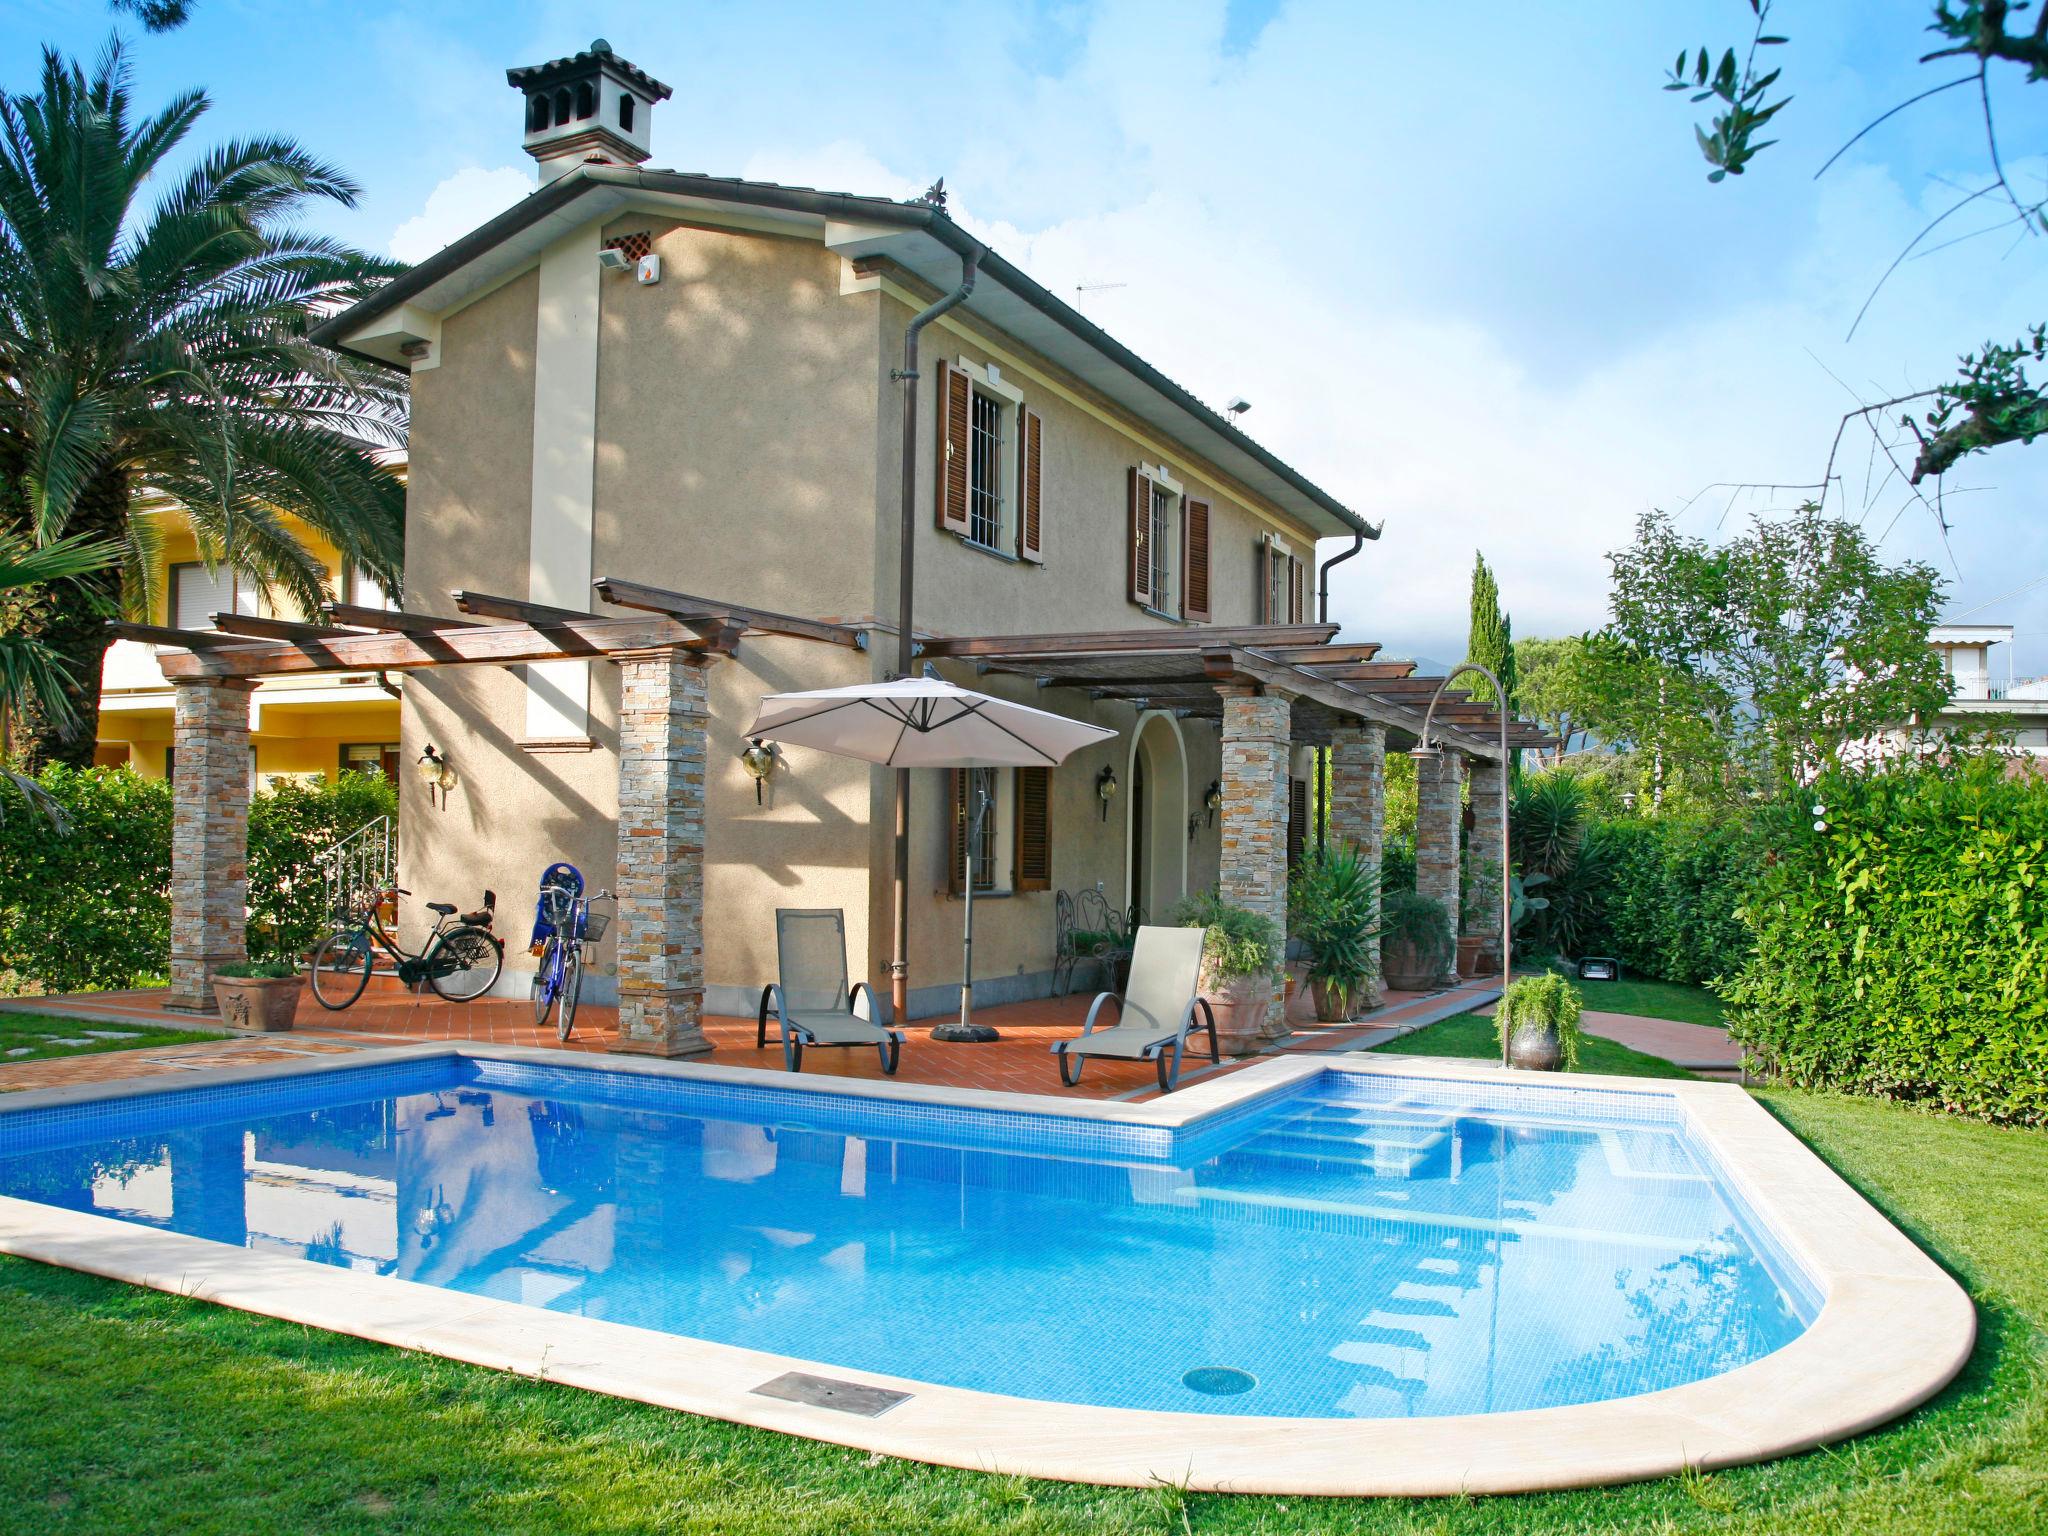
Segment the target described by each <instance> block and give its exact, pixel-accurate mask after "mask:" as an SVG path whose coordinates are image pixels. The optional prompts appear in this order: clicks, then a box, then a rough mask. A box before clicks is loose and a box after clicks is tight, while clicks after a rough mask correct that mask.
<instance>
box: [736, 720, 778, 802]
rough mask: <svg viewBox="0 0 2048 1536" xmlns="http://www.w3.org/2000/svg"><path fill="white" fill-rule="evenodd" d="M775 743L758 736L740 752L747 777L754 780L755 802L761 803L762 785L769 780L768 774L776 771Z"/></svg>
mask: <svg viewBox="0 0 2048 1536" xmlns="http://www.w3.org/2000/svg"><path fill="white" fill-rule="evenodd" d="M775 757H776V752H775V744H774V743H773V742H768V741H763V740H762V739H761V738H760V737H758V736H756V737H755V738H754V739H753V740H752V741H750V742H748V743H747V745H746V749H745V750H744V751H742V752H741V753H740V766H741V767H742V768H744V769H746V770H747V777H749V778H750V779H752V780H753V781H754V804H756V805H759V804H760V803H761V786H762V785H763V784H765V783H767V782H768V776H769V775H770V774H772V773H773V772H775Z"/></svg>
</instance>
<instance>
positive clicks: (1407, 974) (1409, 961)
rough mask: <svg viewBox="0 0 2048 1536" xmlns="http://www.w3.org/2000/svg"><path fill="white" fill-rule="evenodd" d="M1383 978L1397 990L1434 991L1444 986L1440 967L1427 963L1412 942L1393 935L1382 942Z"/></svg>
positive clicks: (1381, 975)
mask: <svg viewBox="0 0 2048 1536" xmlns="http://www.w3.org/2000/svg"><path fill="white" fill-rule="evenodd" d="M1380 978H1381V980H1383V981H1385V982H1386V984H1387V986H1388V987H1389V988H1391V989H1392V990H1393V991H1396V992H1434V991H1435V990H1436V989H1437V988H1438V987H1440V986H1441V985H1443V974H1442V972H1441V970H1440V969H1439V968H1438V967H1436V966H1432V965H1426V964H1424V963H1423V959H1422V956H1421V955H1420V954H1418V953H1417V952H1416V948H1415V946H1414V945H1413V944H1412V943H1410V942H1409V941H1408V940H1407V939H1404V938H1400V937H1398V936H1396V935H1393V934H1389V935H1388V936H1387V937H1386V938H1385V939H1382V940H1381V941H1380Z"/></svg>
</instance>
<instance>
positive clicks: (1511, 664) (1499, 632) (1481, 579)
mask: <svg viewBox="0 0 2048 1536" xmlns="http://www.w3.org/2000/svg"><path fill="white" fill-rule="evenodd" d="M1465 659H1466V660H1468V661H1476V662H1478V663H1479V664H1480V665H1481V666H1482V667H1487V668H1490V669H1491V670H1492V672H1493V675H1494V676H1495V677H1497V678H1499V679H1500V680H1501V686H1502V687H1503V688H1505V689H1506V690H1507V694H1508V698H1509V699H1510V700H1512V699H1513V698H1514V696H1515V642H1514V628H1513V625H1512V623H1511V621H1510V620H1509V618H1508V616H1507V615H1506V614H1504V613H1502V612H1501V611H1500V587H1499V585H1498V584H1497V583H1496V582H1495V581H1494V579H1493V571H1492V570H1491V569H1490V568H1489V567H1488V566H1487V563H1486V556H1485V555H1483V554H1475V555H1474V556H1473V557H1472V627H1471V630H1470V632H1469V634H1468V635H1467V637H1466V641H1465ZM1467 686H1469V687H1470V688H1471V690H1472V696H1473V697H1474V698H1476V699H1481V700H1484V701H1486V702H1488V703H1491V702H1493V690H1492V689H1491V688H1489V687H1488V686H1487V685H1486V680H1485V679H1484V678H1470V679H1467Z"/></svg>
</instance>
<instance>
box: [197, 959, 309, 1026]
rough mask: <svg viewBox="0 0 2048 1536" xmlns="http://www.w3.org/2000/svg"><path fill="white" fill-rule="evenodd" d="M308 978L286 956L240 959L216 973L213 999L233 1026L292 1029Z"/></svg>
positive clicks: (228, 1022) (223, 1019)
mask: <svg viewBox="0 0 2048 1536" xmlns="http://www.w3.org/2000/svg"><path fill="white" fill-rule="evenodd" d="M305 986H306V978H305V977H304V976H303V975H301V974H300V973H299V968H298V967H297V966H295V965H293V964H291V963H290V962H289V961H285V960H239V961H236V962H235V963H234V964H232V965H224V966H222V967H221V968H220V969H219V970H217V971H215V972H214V973H213V1000H214V1002H215V1003H216V1004H218V1005H219V1007H220V1020H221V1022H222V1023H223V1024H225V1025H227V1026H228V1028H230V1029H254V1030H263V1031H265V1032H272V1031H276V1030H281V1029H290V1028H291V1027H292V1019H293V1017H294V1015H296V1014H297V1013H298V1010H299V993H300V992H302V991H303V990H305Z"/></svg>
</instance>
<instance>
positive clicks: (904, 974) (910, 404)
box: [889, 210, 981, 1029]
mask: <svg viewBox="0 0 2048 1536" xmlns="http://www.w3.org/2000/svg"><path fill="white" fill-rule="evenodd" d="M933 216H934V217H935V218H942V217H943V216H942V215H940V214H938V213H937V211H936V210H934V215H933ZM980 266H981V247H980V246H978V245H970V246H969V247H968V249H967V251H966V252H965V254H963V255H962V256H961V258H960V286H959V287H957V288H955V289H954V290H953V291H952V292H951V293H949V294H947V295H945V296H944V297H943V298H941V299H939V300H938V301H937V302H936V303H933V304H930V305H927V306H926V307H925V308H923V309H921V310H919V311H918V312H917V313H916V314H915V315H912V316H911V317H910V324H909V325H908V326H907V327H905V329H904V332H903V366H902V367H901V368H898V369H895V370H894V371H893V372H892V373H891V374H890V377H891V378H894V379H900V380H902V382H903V466H902V478H903V519H902V526H901V527H900V528H899V529H898V530H897V544H898V546H899V550H898V559H899V564H898V566H897V575H896V675H897V676H898V677H909V676H910V675H911V671H912V669H913V668H914V667H915V666H916V665H917V645H916V642H915V640H914V639H913V631H912V628H911V599H912V595H913V583H912V578H913V576H914V573H915V567H916V563H917V521H916V512H917V338H918V334H919V332H921V331H923V330H924V328H925V327H926V326H927V325H930V324H931V323H932V322H933V321H934V320H936V319H938V318H939V316H941V315H943V314H944V313H945V312H946V311H947V310H949V309H951V308H952V307H953V306H954V305H956V304H958V303H960V302H961V301H962V300H964V299H965V298H966V297H967V295H968V294H970V293H972V292H973V291H974V275H975V273H976V271H977V270H979V268H980ZM940 473H944V466H943V465H941V466H940ZM895 853H896V859H895V889H894V892H893V895H894V897H895V904H896V938H895V942H894V947H893V949H892V951H891V953H890V957H889V1006H890V1008H891V1009H892V1013H891V1017H890V1022H891V1023H892V1024H894V1025H895V1026H896V1027H897V1028H899V1029H900V1028H902V1027H903V1024H904V1022H905V1021H906V1020H907V1019H908V1018H909V1017H910V770H909V769H908V768H898V769H897V770H896V850H895Z"/></svg>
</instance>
